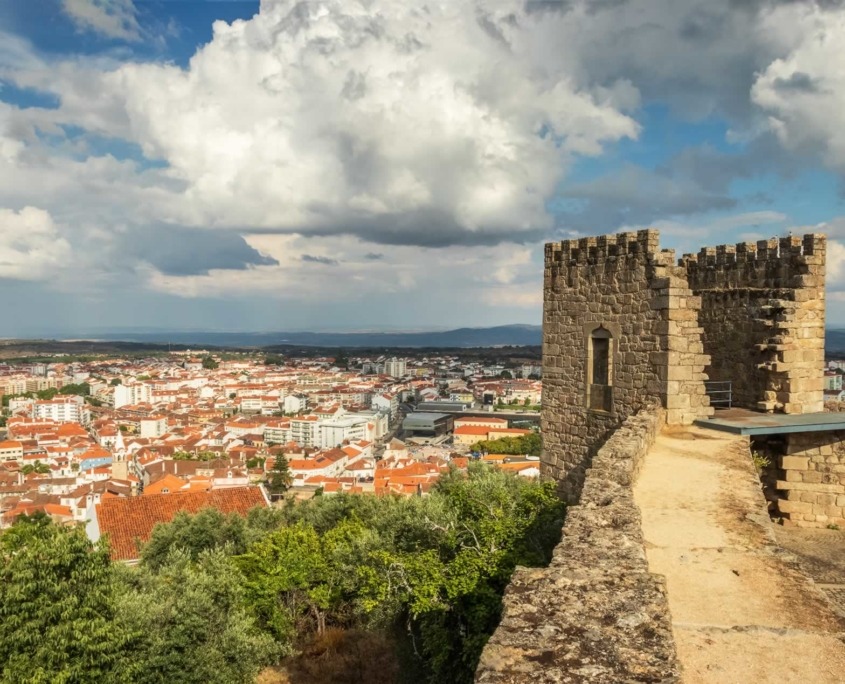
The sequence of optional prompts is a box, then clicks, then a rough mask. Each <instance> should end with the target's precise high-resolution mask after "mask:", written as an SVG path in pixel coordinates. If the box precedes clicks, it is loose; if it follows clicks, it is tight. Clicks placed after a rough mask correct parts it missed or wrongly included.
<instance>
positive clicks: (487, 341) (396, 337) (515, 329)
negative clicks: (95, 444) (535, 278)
mask: <svg viewBox="0 0 845 684" xmlns="http://www.w3.org/2000/svg"><path fill="white" fill-rule="evenodd" d="M542 336H543V328H542V326H539V325H499V326H495V327H492V328H458V329H456V330H444V331H434V332H350V333H321V332H134V331H133V332H119V333H118V332H116V333H107V334H103V333H98V334H97V335H96V338H97V339H98V340H112V341H115V340H120V341H122V342H139V343H147V344H178V345H197V346H213V347H273V346H303V347H368V348H372V347H453V348H454V347H460V348H468V347H502V346H519V347H525V346H535V345H540V344H542Z"/></svg>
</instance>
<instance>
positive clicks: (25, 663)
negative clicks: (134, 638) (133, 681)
mask: <svg viewBox="0 0 845 684" xmlns="http://www.w3.org/2000/svg"><path fill="white" fill-rule="evenodd" d="M114 589H115V576H114V572H113V567H112V565H111V563H110V561H109V557H108V552H107V549H106V547H105V546H104V545H102V544H96V545H94V544H92V543H91V542H90V541H89V540H88V539H87V537H86V536H85V533H84V531H83V529H82V528H81V527H77V528H65V527H60V526H58V525H54V524H53V523H52V522H51V521H50V519H49V518H47V517H46V516H44V515H36V516H32V517H27V516H21V517H20V518H19V519H18V521H17V522H16V523H15V525H13V526H12V527H11V528H10V529H9V530H7V531H6V532H4V533H3V534H2V535H0V682H3V683H8V684H12V683H15V684H18V683H22V682H31V683H32V684H36V683H38V684H41V683H43V684H47V683H48V682H61V683H65V684H73V683H79V684H82V683H83V682H115V681H128V680H126V679H125V678H124V677H123V676H122V674H121V667H122V664H123V660H122V653H123V649H124V647H125V645H126V641H127V638H126V634H125V632H124V631H122V630H121V629H120V628H119V627H116V625H115V623H114V621H115V617H116V613H115V609H114V601H113V596H114Z"/></svg>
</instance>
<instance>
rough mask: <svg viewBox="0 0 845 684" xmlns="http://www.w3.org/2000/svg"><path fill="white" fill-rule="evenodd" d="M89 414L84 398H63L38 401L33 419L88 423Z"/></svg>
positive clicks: (33, 410)
mask: <svg viewBox="0 0 845 684" xmlns="http://www.w3.org/2000/svg"><path fill="white" fill-rule="evenodd" d="M88 415H89V412H88V411H87V410H86V408H85V402H84V400H83V399H82V397H61V398H57V399H51V400H49V401H36V402H35V403H34V404H33V405H32V417H33V418H36V419H40V420H43V419H49V420H55V421H56V422H57V423H88V422H89V421H88Z"/></svg>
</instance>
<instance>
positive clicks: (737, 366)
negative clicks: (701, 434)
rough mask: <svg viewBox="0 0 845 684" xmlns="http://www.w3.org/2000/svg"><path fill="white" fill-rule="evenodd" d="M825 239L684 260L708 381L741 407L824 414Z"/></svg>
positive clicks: (742, 247)
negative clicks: (697, 305)
mask: <svg viewBox="0 0 845 684" xmlns="http://www.w3.org/2000/svg"><path fill="white" fill-rule="evenodd" d="M825 252H826V243H825V236H824V235H818V234H808V235H804V236H803V237H798V236H790V237H787V238H783V239H781V240H762V241H760V242H758V243H757V244H756V245H754V244H751V243H745V244H739V245H736V246H733V245H721V246H719V247H716V248H715V250H714V249H713V248H705V249H702V250H701V251H700V252H699V253H698V254H697V255H692V254H685V255H684V256H683V258H682V259H681V261H680V264H681V266H683V267H684V269H685V271H686V273H687V277H688V281H689V287H690V288H691V289H692V291H693V292H694V293H695V294H696V295H697V296H698V297H700V298H701V302H702V304H701V309H700V311H699V314H698V320H699V322H700V325H701V326H702V328H703V329H704V333H703V335H702V341H703V343H704V352H705V353H706V354H709V355H710V356H711V362H710V363H709V364H708V366H707V374H708V375H709V377H710V380H714V381H731V382H732V383H733V400H734V405H735V406H743V407H746V408H752V409H757V408H759V409H763V410H767V411H779V412H784V413H813V412H816V411H821V410H822V405H823V375H822V373H823V367H824V344H823V341H824V312H825V305H824V276H825Z"/></svg>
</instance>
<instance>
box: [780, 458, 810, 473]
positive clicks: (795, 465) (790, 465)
mask: <svg viewBox="0 0 845 684" xmlns="http://www.w3.org/2000/svg"><path fill="white" fill-rule="evenodd" d="M809 463H810V459H809V458H806V457H802V456H784V457H783V462H782V464H781V467H782V468H783V469H784V470H807V468H808V466H809Z"/></svg>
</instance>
